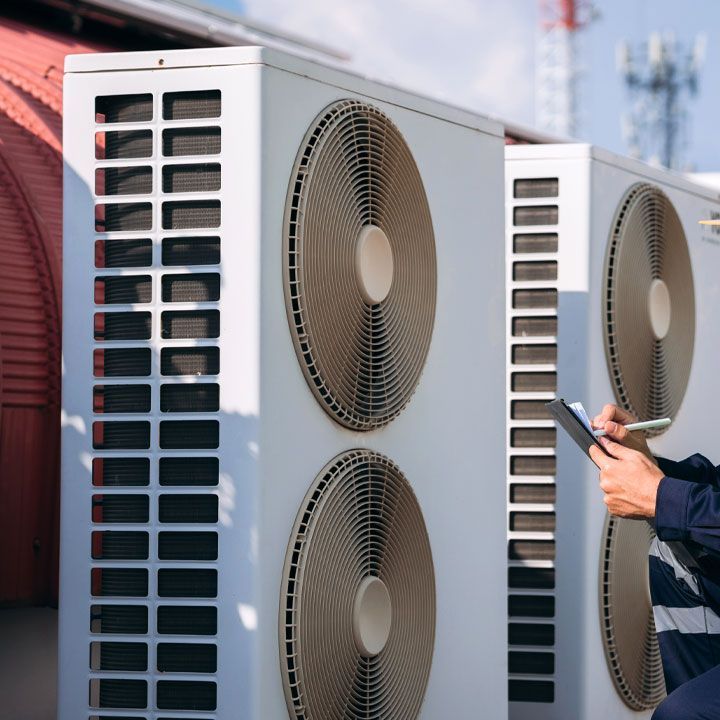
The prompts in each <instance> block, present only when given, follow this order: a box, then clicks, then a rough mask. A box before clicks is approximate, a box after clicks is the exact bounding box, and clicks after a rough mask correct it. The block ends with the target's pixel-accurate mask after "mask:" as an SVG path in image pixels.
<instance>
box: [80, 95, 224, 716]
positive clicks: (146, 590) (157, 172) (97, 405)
mask: <svg viewBox="0 0 720 720" xmlns="http://www.w3.org/2000/svg"><path fill="white" fill-rule="evenodd" d="M221 109H222V103H221V96H220V92H219V91H218V90H214V89H210V90H204V89H200V90H191V91H189V92H174V93H166V94H164V95H162V94H157V95H156V94H151V93H140V94H128V95H116V96H103V97H98V98H96V103H95V120H96V128H95V137H94V140H95V142H94V156H95V196H96V205H95V216H94V218H92V219H91V220H90V221H91V222H94V227H95V230H96V238H95V253H94V270H95V282H94V298H92V300H94V303H95V307H96V312H95V317H94V325H93V328H92V330H91V332H92V333H93V338H94V340H95V343H94V349H93V357H92V363H93V375H94V377H95V378H96V384H95V385H94V388H93V394H92V398H89V397H88V398H87V402H88V403H90V402H92V410H93V413H94V415H95V421H94V422H93V426H92V435H93V448H94V457H93V460H92V484H93V486H94V489H95V491H96V492H95V494H93V495H92V503H91V506H88V509H87V512H88V513H89V514H90V517H91V520H92V527H93V530H92V533H91V536H90V537H88V542H89V545H90V549H91V557H92V568H91V570H90V578H89V580H90V588H91V596H92V597H94V598H103V600H95V603H94V604H91V605H89V609H90V614H89V618H88V621H89V630H90V633H91V635H92V639H91V641H90V642H89V645H88V652H89V665H88V668H89V670H90V671H92V673H93V674H92V676H91V677H89V679H88V683H89V687H88V705H89V707H90V708H93V709H94V708H97V709H102V710H105V709H107V710H108V713H107V714H106V713H104V712H102V711H101V712H98V711H97V710H95V711H94V712H93V711H92V710H91V711H90V712H89V716H90V717H91V718H95V720H101V719H104V718H105V717H106V715H107V717H110V716H112V717H113V718H116V719H118V720H121V719H122V718H126V717H129V716H130V715H132V717H133V718H135V717H136V716H137V718H140V715H137V713H136V712H135V711H137V710H146V709H147V708H157V709H159V710H171V711H177V713H178V714H182V715H183V716H185V714H186V713H193V712H195V713H197V712H200V713H203V720H216V716H215V715H214V711H215V708H216V704H217V703H216V696H217V692H216V681H215V674H216V672H217V671H218V662H219V658H218V652H217V644H216V641H215V637H214V636H215V634H216V632H217V609H216V607H215V604H214V601H215V598H216V597H217V592H218V573H217V562H218V555H219V553H220V552H221V548H220V545H219V535H218V531H217V523H218V516H219V510H218V497H217V494H216V488H217V485H218V482H219V476H220V469H219V458H218V452H217V450H218V448H219V444H220V435H221V433H220V420H219V411H220V402H221V384H222V383H221V382H220V377H219V373H220V348H219V346H218V343H217V338H218V337H219V336H220V328H221V318H220V310H219V307H218V303H219V300H220V294H221V272H220V270H221V268H220V244H221V237H222V233H221V221H222V212H221V201H220V198H219V195H218V193H219V191H220V188H221V185H222V177H221V176H222V158H221V157H220V155H219V154H220V150H221V133H222V130H221ZM203 118H205V119H206V120H205V123H204V124H203V125H202V126H201V127H200V126H197V122H195V121H196V120H202V119H203ZM183 121H191V122H190V125H189V126H187V125H186V124H184V123H183ZM117 123H122V124H123V126H118V127H117V129H112V128H113V124H117ZM126 124H132V125H131V126H130V127H124V125H126ZM165 126H166V127H165ZM206 155H212V156H215V157H214V158H213V161H212V162H207V161H204V160H206V159H205V158H202V157H198V156H206ZM190 193H193V195H189V194H190ZM196 193H201V197H200V198H198V197H195V195H194V194H196ZM208 228H212V232H211V233H208V232H207V231H206V229H208ZM208 265H210V266H215V267H213V268H212V272H208V268H207V267H205V272H196V271H195V269H194V266H208ZM168 266H172V271H169V270H168V269H167V268H168ZM138 268H142V272H137V269H138ZM92 270H93V268H88V271H92ZM89 299H90V298H89ZM107 306H111V307H107ZM108 378H112V379H111V380H108ZM181 488H189V489H191V494H190V493H189V492H187V491H186V492H183V491H182V490H181ZM104 598H108V600H107V601H106V600H105V599H104ZM164 598H169V599H172V600H169V601H161V599H164ZM168 603H170V604H168ZM153 634H160V635H162V636H163V639H164V640H167V642H162V643H153V642H152V641H151V635H153ZM183 637H187V638H202V642H199V641H198V639H192V640H187V641H183V639H182V638H183ZM78 661H81V660H80V659H79V660H78ZM85 662H86V663H87V659H86V660H85ZM159 673H161V676H159V675H158V674H159ZM188 676H189V677H188ZM158 677H162V680H159V679H157V678H158ZM128 710H130V711H131V712H128ZM145 714H147V713H146V712H143V713H142V715H143V717H144V715H145ZM160 714H161V715H162V714H163V713H162V712H161V713H160ZM165 714H167V713H165ZM153 717H155V711H153ZM193 717H195V715H193Z"/></svg>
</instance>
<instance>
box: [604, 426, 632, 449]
mask: <svg viewBox="0 0 720 720" xmlns="http://www.w3.org/2000/svg"><path fill="white" fill-rule="evenodd" d="M602 429H603V430H604V431H605V432H606V433H607V435H608V437H609V438H611V439H612V440H615V441H616V442H619V443H622V444H625V441H626V440H627V439H628V438H629V437H630V431H629V430H628V429H627V428H626V427H625V426H624V425H620V423H616V422H613V421H612V420H608V421H607V422H606V423H605V425H604V426H603V427H602Z"/></svg>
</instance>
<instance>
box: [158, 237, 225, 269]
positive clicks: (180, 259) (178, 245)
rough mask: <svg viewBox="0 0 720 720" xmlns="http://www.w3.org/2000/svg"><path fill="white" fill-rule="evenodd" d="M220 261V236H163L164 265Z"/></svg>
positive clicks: (204, 263) (215, 263) (200, 263)
mask: <svg viewBox="0 0 720 720" xmlns="http://www.w3.org/2000/svg"><path fill="white" fill-rule="evenodd" d="M219 262H220V238H219V237H181V238H163V241H162V264H163V265H181V266H185V265H217V264H218V263H219Z"/></svg>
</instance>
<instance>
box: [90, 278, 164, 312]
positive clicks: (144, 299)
mask: <svg viewBox="0 0 720 720" xmlns="http://www.w3.org/2000/svg"><path fill="white" fill-rule="evenodd" d="M149 302H152V277H151V276H150V275H110V276H103V275H101V276H99V277H96V278H95V303H96V304H97V305H132V304H134V303H149Z"/></svg>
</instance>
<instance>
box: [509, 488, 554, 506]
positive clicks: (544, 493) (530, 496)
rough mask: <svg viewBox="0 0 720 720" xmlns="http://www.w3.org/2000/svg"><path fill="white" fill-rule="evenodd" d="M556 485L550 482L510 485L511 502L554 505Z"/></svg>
mask: <svg viewBox="0 0 720 720" xmlns="http://www.w3.org/2000/svg"><path fill="white" fill-rule="evenodd" d="M555 495H556V493H555V485H551V484H549V483H543V484H536V483H530V484H527V485H523V484H513V485H511V486H510V502H511V503H517V504H527V505H537V504H542V505H552V504H553V503H554V502H555Z"/></svg>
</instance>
